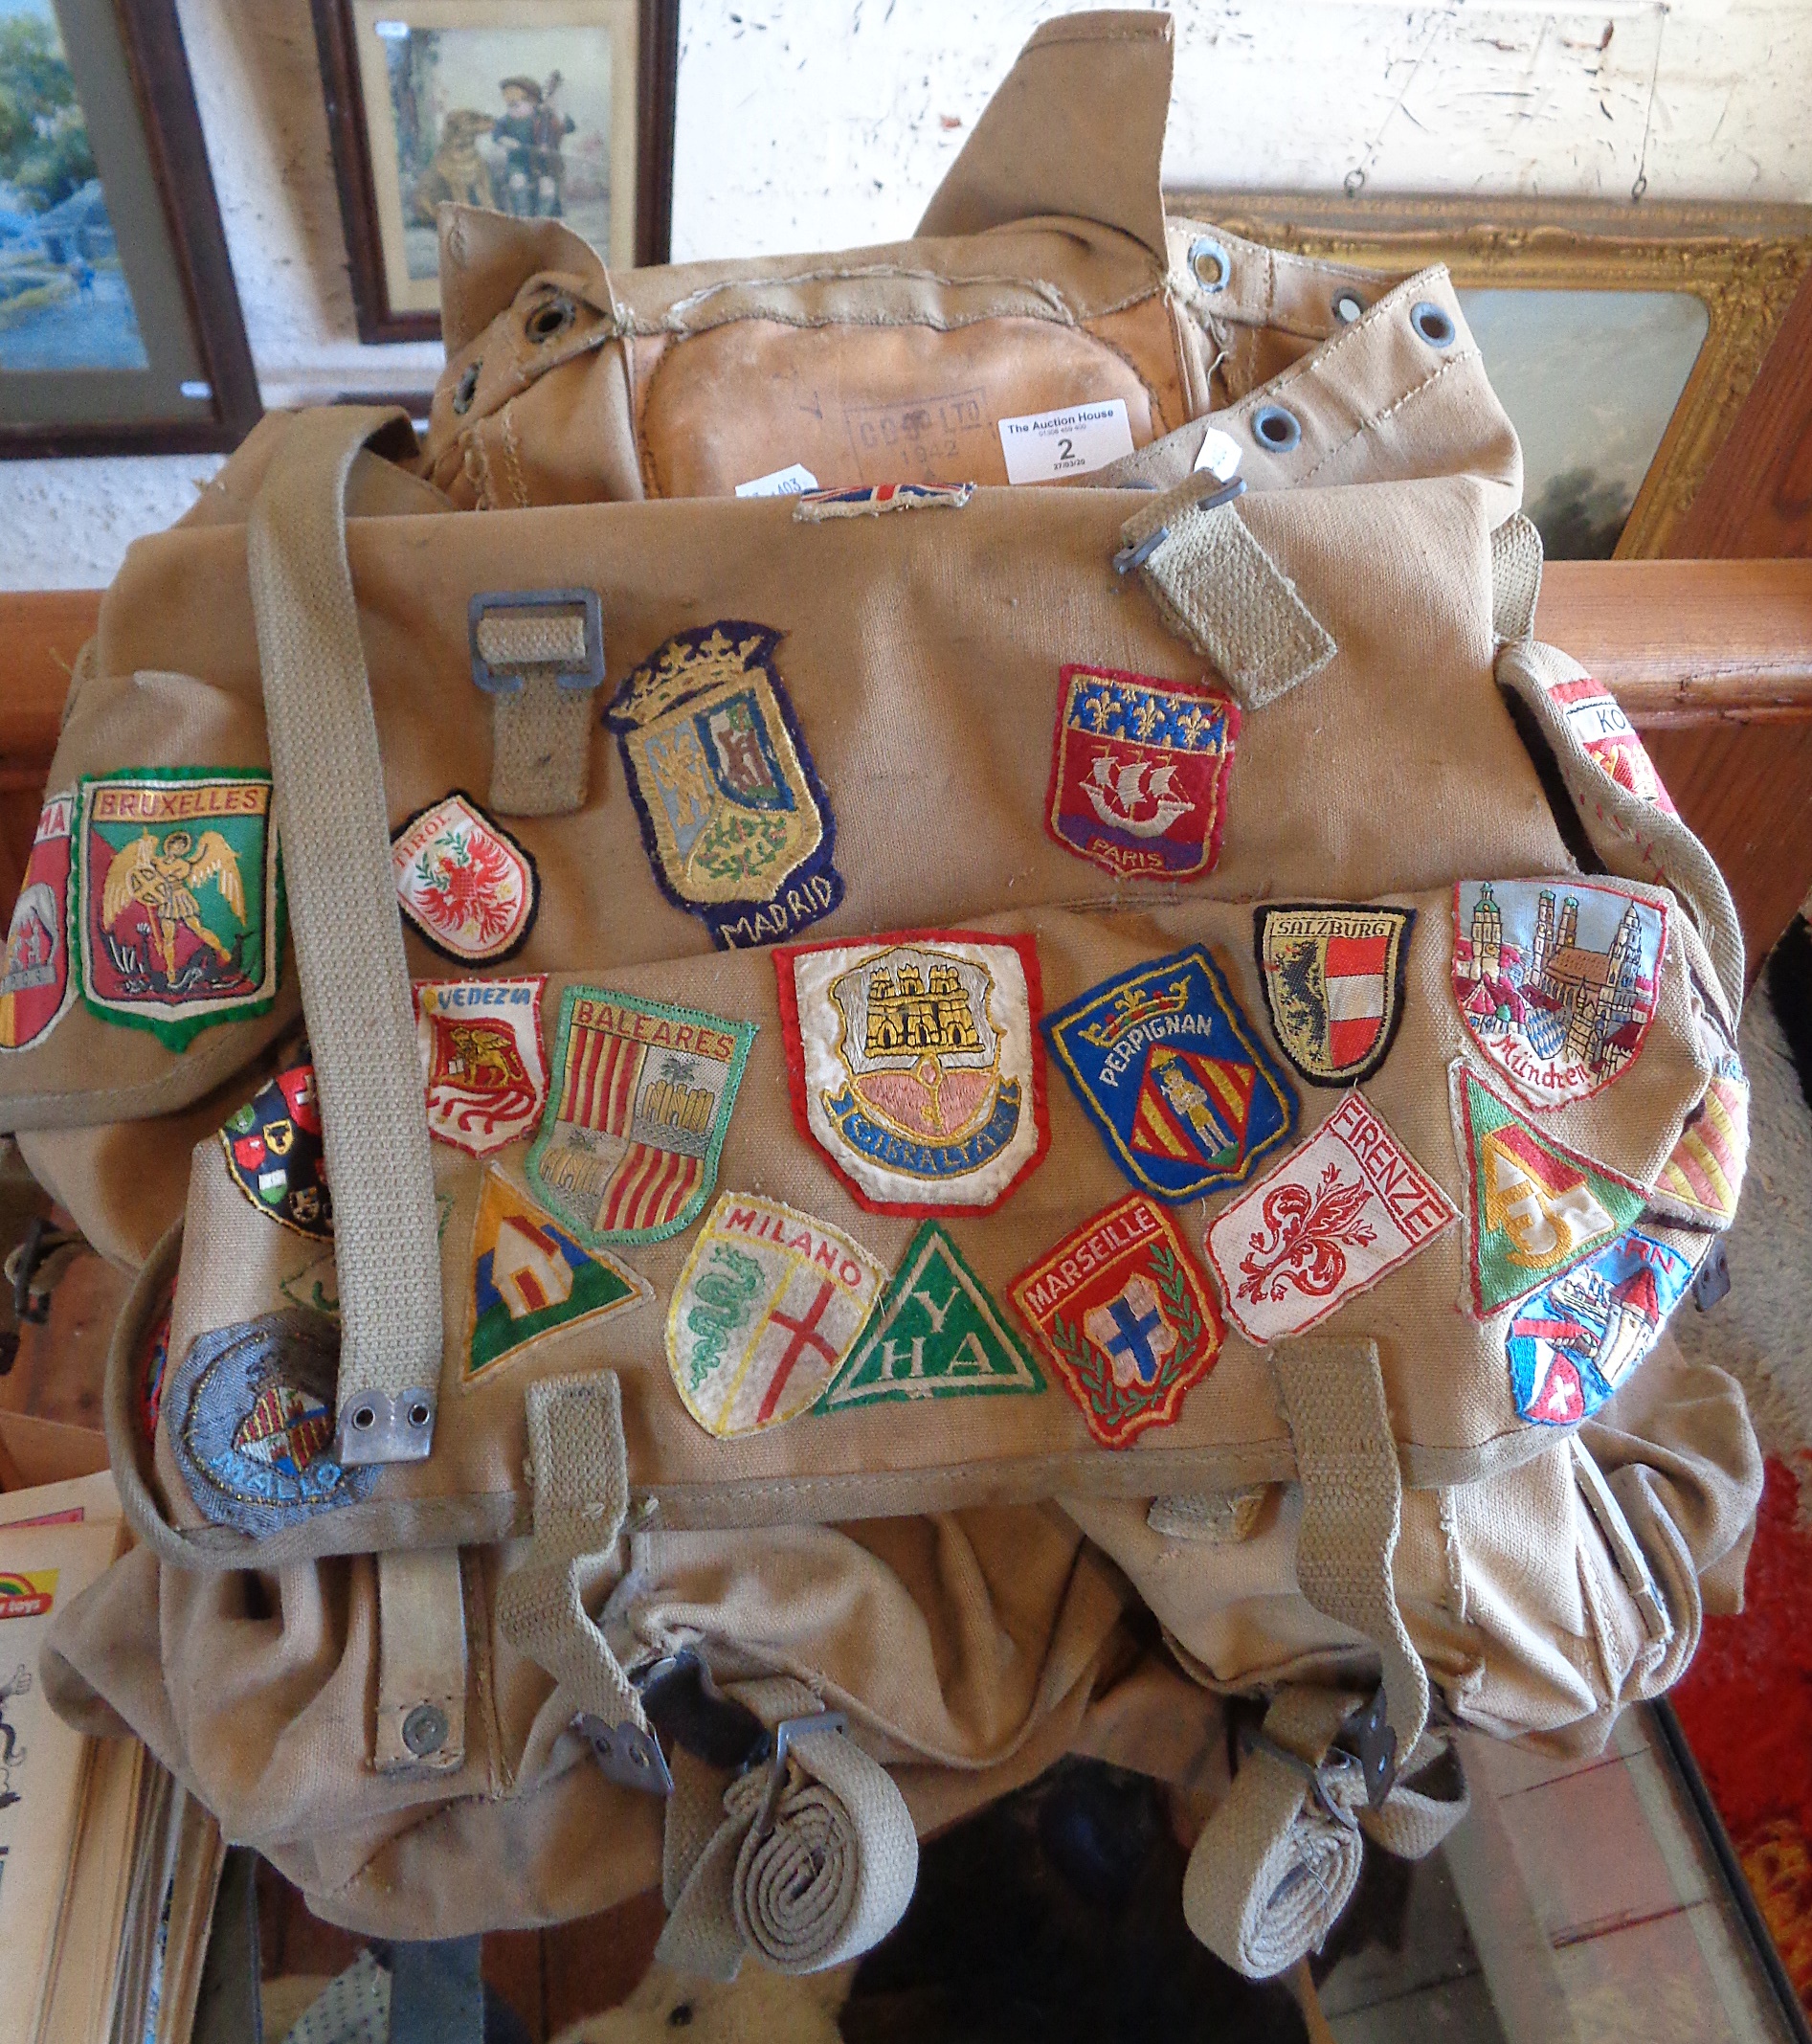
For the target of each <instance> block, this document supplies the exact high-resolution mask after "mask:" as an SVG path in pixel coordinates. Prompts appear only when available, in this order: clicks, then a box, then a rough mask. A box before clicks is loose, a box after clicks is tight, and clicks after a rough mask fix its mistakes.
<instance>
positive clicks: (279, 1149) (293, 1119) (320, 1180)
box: [220, 1045, 333, 1242]
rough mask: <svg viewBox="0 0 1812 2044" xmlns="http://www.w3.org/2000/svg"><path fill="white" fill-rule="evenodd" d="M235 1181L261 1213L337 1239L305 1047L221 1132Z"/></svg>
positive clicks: (305, 1231)
mask: <svg viewBox="0 0 1812 2044" xmlns="http://www.w3.org/2000/svg"><path fill="white" fill-rule="evenodd" d="M220 1147H221V1148H222V1149H223V1150H224V1151H225V1152H226V1153H227V1171H228V1173H229V1175H230V1176H231V1178H232V1179H233V1182H234V1183H235V1185H236V1186H237V1187H238V1188H239V1190H240V1191H241V1192H242V1193H244V1195H245V1196H246V1198H247V1199H248V1200H250V1201H251V1202H252V1204H253V1205H254V1206H256V1207H257V1210H258V1212H259V1213H261V1214H266V1215H268V1216H269V1217H270V1219H271V1220H273V1221H278V1222H280V1223H281V1224H283V1226H284V1227H287V1228H294V1229H295V1231H296V1232H297V1234H299V1235H311V1236H313V1237H314V1238H315V1239H316V1240H317V1241H322V1242H324V1241H327V1240H329V1239H330V1238H331V1237H332V1234H333V1195H332V1194H331V1193H330V1192H329V1191H328V1189H327V1158H326V1153H325V1151H324V1148H323V1147H322V1141H321V1102H320V1099H319V1097H318V1096H317V1094H316V1092H315V1067H314V1066H313V1065H312V1064H311V1063H310V1062H309V1058H308V1051H307V1047H306V1045H304V1046H303V1048H302V1054H301V1056H300V1058H299V1059H298V1060H297V1062H296V1063H294V1064H292V1065H289V1066H286V1067H284V1068H283V1069H282V1070H281V1071H280V1072H279V1073H277V1075H276V1076H275V1077H274V1078H273V1079H271V1080H270V1081H269V1082H268V1083H267V1084H266V1085H264V1086H261V1087H260V1088H259V1089H258V1090H257V1092H256V1093H254V1094H253V1096H252V1097H251V1099H250V1100H248V1101H247V1102H246V1104H245V1105H244V1106H243V1107H242V1108H241V1109H240V1110H239V1111H238V1112H237V1113H236V1114H235V1115H234V1116H233V1118H232V1119H231V1120H230V1121H229V1122H228V1123H227V1125H226V1127H225V1128H223V1129H222V1130H221V1131H220Z"/></svg>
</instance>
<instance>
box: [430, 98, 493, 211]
mask: <svg viewBox="0 0 1812 2044" xmlns="http://www.w3.org/2000/svg"><path fill="white" fill-rule="evenodd" d="M492 126H493V123H492V120H491V117H490V115H489V114H481V113H480V112H478V110H477V109H476V108H474V107H470V106H456V107H455V108H454V110H453V111H452V113H450V114H449V115H448V116H447V118H446V120H445V121H444V122H442V123H441V126H440V146H438V147H437V148H436V150H435V153H434V156H433V158H432V160H431V161H430V163H429V165H428V168H426V169H425V170H424V171H423V172H422V173H421V176H420V177H419V178H418V179H417V180H416V182H415V191H414V199H413V201H412V203H411V207H410V211H411V213H413V214H414V220H415V222H416V224H418V225H420V226H423V227H433V226H434V225H435V224H436V220H437V219H438V217H439V212H440V208H441V207H442V206H445V205H448V204H452V205H455V206H486V207H494V206H495V205H496V204H497V195H496V193H495V191H493V190H492V187H491V167H490V165H489V164H487V163H486V162H485V161H484V157H483V154H482V152H481V150H480V148H479V140H480V137H481V136H487V135H489V134H490V132H491V129H492Z"/></svg>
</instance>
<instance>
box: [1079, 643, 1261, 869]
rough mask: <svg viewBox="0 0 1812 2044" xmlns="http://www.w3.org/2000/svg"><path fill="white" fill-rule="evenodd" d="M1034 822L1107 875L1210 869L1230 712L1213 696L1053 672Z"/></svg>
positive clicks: (1094, 674)
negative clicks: (1038, 814) (1054, 703)
mask: <svg viewBox="0 0 1812 2044" xmlns="http://www.w3.org/2000/svg"><path fill="white" fill-rule="evenodd" d="M1061 680H1062V685H1063V695H1062V699H1061V703H1060V707H1059V709H1058V713H1057V739H1056V751H1055V755H1054V757H1053V759H1052V762H1051V792H1050V806H1049V809H1048V812H1047V814H1046V818H1045V823H1046V827H1047V828H1048V829H1049V831H1050V833H1051V836H1052V837H1053V838H1055V839H1056V840H1057V842H1058V843H1060V844H1061V845H1063V848H1064V850H1065V851H1071V852H1076V853H1078V854H1079V855H1080V856H1081V857H1082V858H1084V859H1088V860H1092V861H1093V863H1094V864H1095V865H1098V866H1101V867H1103V868H1104V869H1105V870H1106V871H1107V872H1109V873H1111V874H1113V875H1114V877H1115V878H1116V879H1118V880H1188V879H1191V878H1192V877H1193V876H1195V875H1196V874H1197V873H1208V872H1212V871H1213V870H1214V866H1215V862H1216V861H1217V860H1218V859H1219V856H1220V824H1221V816H1222V811H1223V808H1224V804H1225V797H1226V787H1227V772H1228V769H1229V768H1230V767H1231V766H1232V764H1233V746H1234V740H1235V739H1236V738H1237V737H1238V736H1239V733H1240V708H1239V705H1238V704H1236V703H1235V702H1234V701H1233V699H1232V698H1231V697H1230V696H1226V695H1222V694H1221V693H1220V692H1219V689H1215V688H1204V687H1201V686H1200V685H1197V684H1194V683H1190V682H1166V681H1159V680H1156V679H1155V678H1153V677H1152V676H1151V675H1149V674H1126V673H1122V672H1121V671H1120V670H1119V669H1118V668H1113V667H1065V668H1064V669H1063V674H1062V677H1061Z"/></svg>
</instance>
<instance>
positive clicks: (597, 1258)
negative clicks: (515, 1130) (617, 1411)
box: [465, 1165, 654, 1384]
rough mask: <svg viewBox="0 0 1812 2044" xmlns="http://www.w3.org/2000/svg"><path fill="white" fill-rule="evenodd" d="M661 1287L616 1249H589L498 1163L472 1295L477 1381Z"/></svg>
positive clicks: (478, 1234)
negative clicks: (542, 1342)
mask: <svg viewBox="0 0 1812 2044" xmlns="http://www.w3.org/2000/svg"><path fill="white" fill-rule="evenodd" d="M653 1296H654V1287H653V1286H652V1285H650V1284H649V1283H648V1281H647V1280H646V1279H645V1278H644V1277H642V1276H641V1275H640V1274H639V1273H638V1272H637V1271H635V1270H632V1269H630V1268H629V1266H628V1265H627V1264H625V1263H620V1262H618V1260H617V1259H616V1258H615V1256H613V1255H612V1254H611V1253H610V1251H609V1250H608V1249H587V1248H585V1247H583V1246H582V1245H580V1244H579V1243H577V1242H575V1241H574V1240H573V1239H572V1237H571V1236H570V1235H569V1234H568V1233H567V1231H566V1229H565V1228H563V1227H561V1226H560V1225H559V1224H558V1223H557V1222H555V1221H554V1220H553V1218H552V1217H551V1216H550V1215H548V1214H545V1213H544V1212H543V1211H542V1210H541V1208H540V1207H539V1206H537V1205H536V1204H535V1202H533V1201H532V1200H530V1199H529V1198H528V1197H527V1196H526V1194H525V1193H521V1192H518V1191H517V1189H516V1187H515V1186H514V1185H512V1184H510V1183H509V1181H508V1180H507V1179H504V1178H503V1177H502V1176H501V1175H500V1173H499V1172H498V1170H497V1168H496V1166H495V1165H493V1166H492V1167H491V1168H490V1169H489V1170H487V1171H486V1172H485V1174H484V1183H483V1185H482V1186H481V1188H480V1191H479V1211H478V1219H477V1221H476V1223H475V1224H474V1225H473V1229H472V1289H471V1292H470V1294H469V1296H468V1297H467V1300H466V1338H465V1359H466V1360H465V1381H466V1382H467V1383H468V1384H470V1383H474V1382H476V1381H478V1379H479V1378H481V1377H482V1376H483V1375H484V1374H485V1372H486V1371H487V1370H490V1369H493V1368H495V1367H496V1365H497V1364H498V1363H500V1362H503V1361H504V1360H505V1359H507V1358H509V1357H511V1356H515V1355H518V1354H520V1352H521V1351H522V1350H524V1349H526V1348H527V1347H528V1345H529V1344H530V1343H531V1342H533V1341H537V1340H539V1339H540V1338H541V1336H543V1335H551V1334H554V1333H556V1332H557V1331H559V1330H560V1329H563V1328H569V1327H577V1326H578V1325H579V1324H580V1322H581V1321H584V1320H601V1319H605V1318H607V1317H608V1316H609V1315H610V1314H616V1313H625V1312H627V1311H628V1310H629V1309H630V1308H631V1307H633V1306H639V1305H640V1304H641V1303H642V1301H643V1300H644V1299H648V1298H652V1297H653Z"/></svg>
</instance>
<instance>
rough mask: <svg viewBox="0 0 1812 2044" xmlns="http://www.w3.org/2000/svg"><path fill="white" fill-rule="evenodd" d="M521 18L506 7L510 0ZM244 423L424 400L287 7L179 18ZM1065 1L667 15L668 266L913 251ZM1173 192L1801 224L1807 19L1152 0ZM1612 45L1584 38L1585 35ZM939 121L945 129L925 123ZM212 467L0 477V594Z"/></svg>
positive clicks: (312, 67)
mask: <svg viewBox="0 0 1812 2044" xmlns="http://www.w3.org/2000/svg"><path fill="white" fill-rule="evenodd" d="M526 4H530V0H526ZM179 6H180V12H181V16H182V22H183V32H184V35H185V38H186V39H187V42H188V45H189V52H190V66H191V69H192V70H193V72H194V75H195V83H196V96H197V100H198V102H199V105H200V109H201V117H202V124H203V126H204V128H205V129H206V131H207V135H208V141H209V147H210V151H211V154H212V156H213V166H214V179H215V184H216V188H217V190H218V192H219V196H220V204H221V211H222V214H223V216H224V219H225V222H226V230H227V238H228V243H229V246H230V248H231V251H232V256H233V264H234V271H235V277H236V278H237V281H238V287H239V296H240V301H241V303H242V305H243V307H244V312H245V321H246V328H247V332H248V334H249V336H250V339H251V344H252V351H253V356H254V359H255V360H256V362H257V368H258V374H259V378H260V381H261V383H262V386H263V392H264V397H265V402H266V403H267V404H271V405H281V404H297V403H304V402H309V401H312V400H316V399H320V398H324V397H329V396H332V395H335V394H337V393H343V392H345V393H351V392H356V391H395V390H398V389H404V388H410V387H419V386H422V385H425V384H426V383H427V382H429V381H431V380H432V377H433V373H434V365H435V363H436V359H437V350H436V349H434V348H361V347H360V346H359V345H358V342H357V339H356V334H355V330H354V326H353V320H352V305H351V294H350V291H349V289H348V287H347V278H346V251H345V245H344V241H343V238H342V235H341V228H340V217H339V206H338V200H337V197H336V194H335V191H334V184H333V177H332V170H331V166H330V161H329V157H328V150H327V132H326V121H325V117H324V113H323V111H322V106H321V93H320V79H319V73H318V71H317V68H316V61H315V51H314V38H313V34H312V32H311V29H310V26H309V16H308V7H307V0H179ZM1065 11H1068V10H1067V8H1066V7H1064V6H1063V4H1062V0H988V4H985V5H984V4H978V0H683V4H682V15H681V58H680V89H679V132H678V137H677V142H676V151H675V176H674V184H675V191H674V231H673V246H674V254H675V257H676V258H680V259H685V258H694V257H704V256H717V255H749V254H757V253H761V252H764V251H774V250H781V249H793V248H811V247H822V248H835V247H839V246H843V245H846V244H849V243H852V242H863V241H881V240H888V239H893V238H897V237H898V236H903V235H906V234H908V233H909V232H910V231H911V228H912V226H913V223H914V222H915V221H916V219H917V218H918V215H919V213H920V211H921V209H922V208H923V206H924V204H925V201H926V199H927V198H928V195H929V194H930V192H931V191H932V189H933V187H934V186H935V185H936V183H937V181H938V178H939V177H940V176H941V175H942V173H943V170H944V168H945V166H946V165H947V164H948V163H949V162H950V160H951V157H952V156H954V154H955V152H956V150H957V149H958V148H959V147H960V146H961V144H962V140H963V136H964V135H965V134H966V133H967V131H968V129H969V126H970V125H971V124H973V120H974V118H975V116H976V114H977V113H978V112H979V111H980V109H981V107H982V106H983V104H984V103H985V102H986V101H987V98H988V95H989V93H990V91H991V90H992V89H993V86H994V84H995V81H996V80H997V79H999V77H1000V76H1001V74H1002V73H1003V72H1004V71H1005V70H1006V68H1007V66H1008V65H1009V64H1010V63H1011V61H1012V59H1013V56H1014V53H1015V52H1016V51H1017V50H1018V46H1019V44H1020V43H1021V42H1022V41H1023V40H1024V38H1025V36H1026V34H1028V33H1029V32H1030V30H1031V29H1032V27H1033V26H1034V25H1035V24H1036V23H1038V22H1039V21H1040V20H1043V19H1045V18H1046V17H1048V16H1049V15H1052V14H1055V13H1062V12H1065ZM1173 11H1174V14H1175V16H1176V25H1177V48H1178V55H1177V66H1176V97H1175V101H1174V105H1173V109H1172V120H1171V135H1170V144H1169V146H1168V148H1167V151H1166V155H1165V175H1166V179H1167V181H1168V182H1170V183H1172V184H1177V185H1196V184H1200V185H1220V186H1227V187H1235V188H1238V187H1246V188H1255V189H1263V188H1269V189H1283V190H1308V191H1313V190H1338V189H1339V188H1340V187H1341V186H1342V185H1343V184H1344V183H1347V182H1348V181H1350V180H1351V179H1352V178H1353V176H1354V174H1355V173H1359V172H1363V174H1364V181H1365V187H1366V189H1367V190H1369V191H1496V192H1521V193H1530V194H1533V193H1546V194H1550V195H1561V194H1567V195H1574V196H1592V197H1597V198H1612V199H1628V198H1629V197H1630V194H1631V191H1632V190H1633V188H1634V187H1635V186H1636V184H1637V182H1638V180H1639V178H1641V177H1643V176H1644V175H1645V177H1646V181H1647V182H1646V187H1645V190H1646V192H1647V194H1648V196H1650V197H1652V198H1656V199H1665V198H1696V199H1729V200H1760V199H1769V200H1787V201H1807V200H1812V128H1809V126H1808V124H1807V121H1806V118H1805V111H1804V109H1805V106H1806V103H1807V100H1808V97H1809V96H1812V7H1808V6H1807V5H1806V4H1805V0H1670V4H1669V5H1666V6H1664V5H1661V4H1660V0H1607V4H1605V5H1601V6H1599V7H1593V8H1572V9H1561V10H1555V9H1554V8H1551V7H1547V6H1543V5H1538V4H1523V0H1499V4H1497V5H1492V6H1478V5H1472V4H1469V0H1449V4H1447V5H1443V6H1438V7H1411V8H1405V7H1403V6H1401V5H1387V4H1384V0H1174V7H1173ZM1607 32H1608V40H1607V39H1606V36H1607ZM947 123H954V125H947ZM213 466H214V464H213V462H212V461H208V460H94V461H79V462H78V461H31V462H12V463H9V464H7V465H6V466H5V467H4V468H3V469H0V488H4V491H5V496H4V503H5V506H6V508H5V512H4V515H3V516H0V587H8V588H43V587H55V586H61V587H80V586H83V585H88V584H94V583H100V582H104V581H106V580H107V579H108V577H109V576H110V575H111V574H112V573H113V571H114V569H115V567H116V566H117V564H118V561H119V557H120V555H121V553H122V552H123V549H124V546H125V544H126V542H127V541H128V540H129V539H130V538H131V537H132V536H133V535H134V534H135V533H137V532H140V531H151V530H155V529H156V528H159V527H161V526H164V525H167V524H168V522H169V521H170V519H171V518H173V517H175V516H176V515H177V514H178V513H179V512H180V510H181V509H182V507H183V506H184V505H185V504H187V503H188V502H189V501H190V498H191V497H192V494H193V492H194V489H195V487H196V486H197V483H199V482H202V481H205V480H206V477H207V476H208V475H209V474H211V473H212V472H213Z"/></svg>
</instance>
